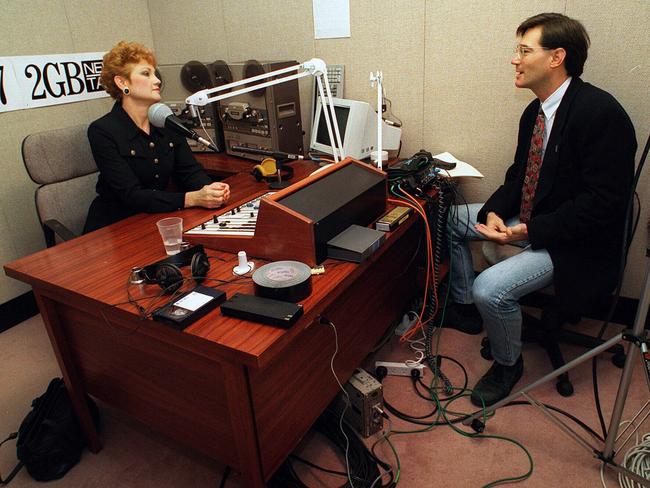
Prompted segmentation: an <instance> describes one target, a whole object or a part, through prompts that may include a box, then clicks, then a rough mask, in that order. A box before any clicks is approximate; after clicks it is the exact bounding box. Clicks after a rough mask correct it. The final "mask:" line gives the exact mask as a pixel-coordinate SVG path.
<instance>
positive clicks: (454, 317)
mask: <svg viewBox="0 0 650 488" xmlns="http://www.w3.org/2000/svg"><path fill="white" fill-rule="evenodd" d="M439 314H440V316H441V317H442V310H441V311H440V312H439ZM444 314H445V315H444V318H443V321H442V327H447V328H449V329H456V330H458V331H460V332H463V333H465V334H471V335H476V334H480V333H481V332H482V331H483V319H482V318H481V314H480V313H479V312H478V309H477V308H476V306H475V305H474V304H473V303H468V304H465V303H455V302H449V304H448V305H447V307H446V308H445V310H444Z"/></svg>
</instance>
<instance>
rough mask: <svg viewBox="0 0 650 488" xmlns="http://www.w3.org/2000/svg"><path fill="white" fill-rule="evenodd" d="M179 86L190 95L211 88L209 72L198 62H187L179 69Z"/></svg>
mask: <svg viewBox="0 0 650 488" xmlns="http://www.w3.org/2000/svg"><path fill="white" fill-rule="evenodd" d="M181 84H182V85H183V88H185V89H186V90H187V91H189V92H191V93H194V92H196V91H199V90H205V89H206V88H211V87H212V80H211V79H210V71H208V68H207V67H206V66H205V65H204V64H203V63H202V62H200V61H188V62H187V63H185V64H184V65H183V67H182V68H181Z"/></svg>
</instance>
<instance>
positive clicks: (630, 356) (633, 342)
mask: <svg viewBox="0 0 650 488" xmlns="http://www.w3.org/2000/svg"><path fill="white" fill-rule="evenodd" d="M648 254H649V255H650V249H649V250H648ZM649 304H650V264H649V266H648V269H647V271H646V279H645V285H644V287H643V291H642V293H641V297H640V299H639V307H638V309H637V312H636V318H635V320H634V326H633V328H632V332H629V331H625V332H622V333H620V334H618V335H616V336H615V337H613V338H611V339H610V340H608V341H607V342H605V343H604V344H602V345H600V346H598V347H596V348H594V349H592V350H590V351H588V352H587V353H585V354H583V355H582V356H579V357H578V358H576V359H574V360H573V361H570V362H568V363H567V364H565V365H564V366H562V367H561V368H558V369H556V370H555V371H553V372H551V373H549V374H547V375H546V376H544V377H542V378H540V379H538V380H537V381H534V382H533V383H531V384H529V385H528V386H525V387H523V388H522V389H520V390H518V391H516V392H515V393H512V394H510V395H509V396H508V397H506V398H504V399H503V400H501V401H499V402H497V403H495V404H494V405H492V406H491V407H488V408H486V409H485V415H487V414H489V413H492V412H494V411H495V410H496V409H497V408H500V407H502V406H504V405H506V404H507V403H510V402H511V401H512V400H514V399H516V398H517V397H519V396H520V395H522V396H523V397H524V398H525V399H526V400H527V401H528V402H529V403H530V404H531V405H533V406H534V407H537V408H538V409H539V410H540V411H541V412H542V413H543V414H544V415H546V416H547V417H549V419H550V420H551V421H553V423H555V424H556V425H557V426H558V427H559V428H560V429H561V430H562V431H563V432H564V433H565V434H567V435H568V436H569V437H570V438H571V439H573V440H575V441H576V442H577V443H578V444H580V445H581V446H582V447H584V448H585V449H587V450H588V451H589V452H591V453H592V454H593V455H594V456H595V457H597V458H598V459H600V460H601V461H602V462H603V463H604V465H605V466H606V467H607V466H609V467H611V468H612V469H614V470H615V471H618V472H619V473H621V474H623V475H625V476H627V477H628V478H630V479H632V480H634V481H636V482H637V483H639V484H641V485H643V486H646V487H649V488H650V480H647V479H644V478H642V477H640V476H639V475H637V474H636V473H633V472H631V471H630V470H628V469H627V468H624V467H623V466H620V465H619V464H617V463H616V462H614V456H615V455H616V452H617V451H620V450H621V449H622V448H623V446H624V445H625V444H626V443H627V442H628V441H629V440H630V438H631V437H632V435H633V434H634V433H635V432H636V431H637V430H638V429H639V427H640V424H641V423H642V422H643V421H644V420H645V419H646V418H648V416H650V409H648V407H649V406H650V400H648V401H646V403H645V404H644V405H643V407H641V409H640V410H639V411H638V412H637V414H636V415H635V416H634V418H633V420H632V423H630V425H628V426H627V427H626V428H625V429H624V430H623V431H622V432H621V433H620V435H618V429H619V424H620V422H621V417H622V415H623V408H624V407H625V401H626V400H627V394H628V391H629V388H630V382H631V381H632V370H633V368H634V361H636V360H637V358H639V357H640V358H641V360H642V361H643V362H644V364H643V368H644V370H646V365H645V360H644V358H643V357H641V356H640V355H639V350H640V349H641V347H644V348H645V346H646V344H645V343H644V341H645V329H644V327H645V322H646V317H647V315H648V305H649ZM621 341H627V342H630V346H629V347H628V350H627V358H626V360H625V365H624V366H623V373H622V374H621V381H620V383H619V386H618V392H617V393H616V402H615V403H614V410H613V411H612V417H611V420H610V423H609V430H608V432H607V437H606V438H605V442H604V446H601V447H598V446H595V445H594V444H593V440H592V439H585V438H584V437H583V436H581V435H580V434H579V433H577V432H576V431H575V430H574V429H573V428H572V427H571V426H569V425H567V424H566V423H565V422H564V421H563V420H561V419H560V418H559V417H557V416H556V415H555V414H553V413H552V412H551V411H550V410H549V409H547V408H546V407H545V406H544V405H542V404H541V403H540V402H538V401H537V400H535V399H534V398H533V397H532V396H531V395H529V394H528V392H529V391H530V390H532V389H533V388H536V387H537V386H538V385H541V384H542V383H546V382H547V381H550V380H552V379H554V378H557V377H558V376H560V375H561V374H563V373H565V372H567V371H569V370H571V369H573V368H574V367H576V366H577V365H579V364H581V363H584V362H585V361H587V360H589V359H591V358H593V357H594V356H597V355H598V354H600V353H601V352H603V351H605V350H607V349H609V348H610V347H612V346H613V345H615V344H618V343H619V342H621ZM646 371H647V370H646ZM647 379H648V386H649V387H650V377H647ZM646 410H647V412H646ZM644 412H645V413H644ZM641 415H643V417H642V418H641V422H640V423H639V425H635V422H634V421H635V420H636V419H637V418H639V417H641ZM483 416H484V413H483V411H480V412H477V413H476V414H474V415H472V416H470V417H468V418H467V419H466V420H464V421H463V424H465V425H471V426H472V428H473V429H474V430H475V431H477V432H482V431H483V429H484V428H485V425H484V424H483V422H482V421H481V420H480V418H481V417H483ZM632 426H634V428H632V430H631V432H630V433H629V435H628V436H627V438H626V439H625V440H624V441H623V442H622V443H621V444H620V445H619V446H616V449H615V443H616V442H617V441H618V440H619V438H620V437H622V436H623V434H625V433H626V431H628V430H629V429H630V427H632ZM590 441H591V442H590ZM598 441H599V442H602V441H600V439H598Z"/></svg>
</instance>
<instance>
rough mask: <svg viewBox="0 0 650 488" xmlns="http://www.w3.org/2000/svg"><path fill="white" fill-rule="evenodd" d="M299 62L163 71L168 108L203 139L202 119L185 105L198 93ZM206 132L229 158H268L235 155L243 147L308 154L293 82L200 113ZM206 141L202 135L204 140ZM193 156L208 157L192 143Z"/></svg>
mask: <svg viewBox="0 0 650 488" xmlns="http://www.w3.org/2000/svg"><path fill="white" fill-rule="evenodd" d="M296 64H298V63H297V62H296V61H272V62H258V61H255V60H249V61H246V62H244V63H231V64H228V63H226V62H224V61H221V60H218V61H215V62H214V63H210V64H206V63H202V62H200V61H189V62H187V63H185V64H184V65H160V66H159V67H158V69H159V72H160V75H161V76H162V80H163V88H162V98H163V102H164V103H166V104H167V105H169V106H170V108H171V109H172V110H173V111H174V114H175V115H177V116H178V117H180V118H181V119H182V120H183V122H184V123H186V124H187V126H188V127H191V128H192V129H194V130H196V131H197V132H199V135H202V134H201V132H202V129H201V126H200V123H199V121H198V119H195V118H193V117H192V116H191V114H190V111H189V109H188V108H187V106H186V105H185V102H184V100H185V99H186V98H187V96H189V95H191V94H192V93H195V92H197V91H199V90H203V89H206V88H212V87H215V86H221V85H225V84H228V83H231V82H233V81H238V80H242V79H245V78H250V77H252V76H256V75H259V74H262V73H268V72H271V71H275V70H278V69H281V68H284V67H287V66H293V65H296ZM199 110H200V111H201V118H202V119H203V122H204V125H205V128H206V132H208V135H209V136H210V137H211V138H213V139H214V140H215V144H216V145H217V147H219V148H220V149H222V150H223V149H224V148H225V150H226V152H227V153H228V154H232V155H234V156H240V157H244V158H248V159H255V160H262V159H263V158H264V156H258V155H254V154H248V153H243V152H239V151H235V150H233V149H232V147H233V146H244V147H249V148H253V149H264V150H269V151H283V152H287V153H292V154H303V130H302V120H301V116H300V94H299V88H298V81H297V80H292V81H288V82H286V83H280V84H278V85H274V86H271V87H267V88H261V89H259V90H254V91H252V92H249V93H245V94H243V95H238V96H235V97H232V98H227V99H224V100H221V101H220V102H216V103H212V104H208V105H206V106H204V107H199ZM202 137H203V135H202ZM190 147H192V150H193V151H204V150H207V149H205V148H204V147H203V146H202V145H200V144H198V143H196V142H195V141H191V142H190Z"/></svg>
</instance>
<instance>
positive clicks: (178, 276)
mask: <svg viewBox="0 0 650 488" xmlns="http://www.w3.org/2000/svg"><path fill="white" fill-rule="evenodd" d="M188 265H189V266H190V270H191V274H190V276H191V277H192V278H194V281H196V283H197V284H200V283H202V282H203V280H204V278H205V276H206V275H207V274H208V271H209V270H210V260H209V259H208V255H207V254H206V253H205V251H204V249H203V246H202V245H200V244H199V245H197V246H193V247H190V248H189V249H185V250H184V251H181V252H179V253H178V254H174V255H172V256H169V257H168V258H166V259H163V260H162V261H158V262H157V263H154V264H149V265H147V266H145V267H144V280H145V283H148V284H157V285H158V286H160V288H162V289H163V292H164V293H165V294H170V293H173V292H175V291H176V290H178V289H179V288H180V287H181V285H182V284H183V281H184V278H183V273H182V272H181V267H183V266H188Z"/></svg>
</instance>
